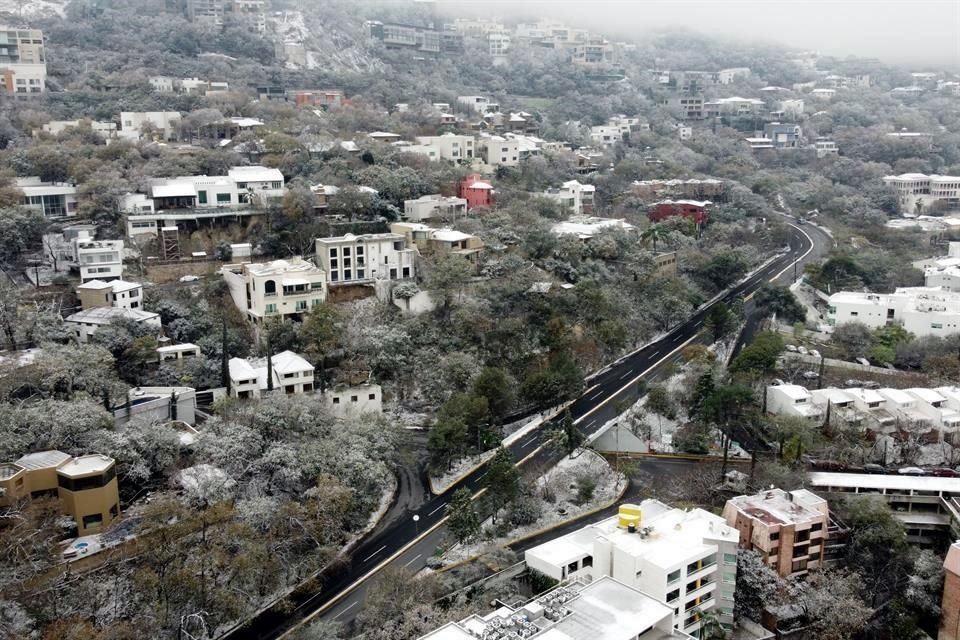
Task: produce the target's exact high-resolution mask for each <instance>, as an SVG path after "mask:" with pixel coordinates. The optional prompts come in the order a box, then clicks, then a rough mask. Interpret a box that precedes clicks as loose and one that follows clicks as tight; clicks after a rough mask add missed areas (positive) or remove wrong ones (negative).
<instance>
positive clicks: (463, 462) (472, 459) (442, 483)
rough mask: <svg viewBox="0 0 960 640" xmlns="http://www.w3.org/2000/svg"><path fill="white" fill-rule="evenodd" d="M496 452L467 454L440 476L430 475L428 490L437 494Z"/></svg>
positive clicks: (492, 450) (494, 450) (493, 450)
mask: <svg viewBox="0 0 960 640" xmlns="http://www.w3.org/2000/svg"><path fill="white" fill-rule="evenodd" d="M496 452H497V450H496V449H491V450H490V451H484V452H483V453H481V454H479V455H474V456H467V457H465V458H461V459H460V460H458V461H457V462H455V463H454V464H453V466H452V467H450V469H449V470H447V472H446V473H444V474H443V475H442V476H440V477H438V478H434V477H433V476H430V490H431V491H433V493H434V495H439V494H441V493H443V492H444V491H446V490H447V489H449V488H450V487H452V486H453V485H455V484H456V483H457V482H458V481H459V480H460V479H461V478H463V477H464V476H467V475H470V474H471V473H472V472H473V470H474V469H476V468H477V467H479V466H480V465H482V464H483V463H485V462H486V461H487V460H489V459H490V458H492V457H493V454H495V453H496Z"/></svg>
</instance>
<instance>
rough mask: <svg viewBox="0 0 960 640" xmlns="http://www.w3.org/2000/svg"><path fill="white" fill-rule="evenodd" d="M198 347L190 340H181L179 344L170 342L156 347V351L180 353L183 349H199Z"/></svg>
mask: <svg viewBox="0 0 960 640" xmlns="http://www.w3.org/2000/svg"><path fill="white" fill-rule="evenodd" d="M199 350H200V347H198V346H197V345H195V344H193V343H192V342H182V343H180V344H171V345H168V346H166V347H157V353H182V352H185V351H199Z"/></svg>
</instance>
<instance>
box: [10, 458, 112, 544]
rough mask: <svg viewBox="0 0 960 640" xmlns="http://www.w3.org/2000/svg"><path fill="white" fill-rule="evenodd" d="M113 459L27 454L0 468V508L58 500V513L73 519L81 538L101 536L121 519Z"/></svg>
mask: <svg viewBox="0 0 960 640" xmlns="http://www.w3.org/2000/svg"><path fill="white" fill-rule="evenodd" d="M116 476H117V474H116V469H115V464H114V460H113V458H108V457H107V456H103V455H99V454H92V455H84V456H77V457H76V458H74V457H72V456H69V455H67V454H65V453H63V452H60V451H37V452H35V453H28V454H27V455H25V456H23V457H21V458H20V459H19V460H17V461H16V462H13V463H9V462H8V463H3V464H0V489H3V490H0V506H10V505H11V504H13V503H14V502H15V501H17V500H21V499H27V498H39V497H43V496H57V497H59V500H60V509H61V511H62V512H63V513H64V514H65V515H67V516H69V517H70V518H72V519H73V522H74V525H75V528H76V533H77V535H80V536H86V535H91V534H95V533H101V532H103V531H104V530H106V527H107V526H109V525H110V523H112V522H113V521H114V520H116V519H117V518H118V517H119V516H120V495H119V492H118V491H117V477H116Z"/></svg>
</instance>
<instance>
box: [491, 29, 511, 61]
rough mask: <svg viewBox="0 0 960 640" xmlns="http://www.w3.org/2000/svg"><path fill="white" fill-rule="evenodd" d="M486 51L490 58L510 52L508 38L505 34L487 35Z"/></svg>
mask: <svg viewBox="0 0 960 640" xmlns="http://www.w3.org/2000/svg"><path fill="white" fill-rule="evenodd" d="M487 49H488V51H489V53H490V55H491V56H502V55H505V54H506V53H507V51H509V50H510V36H509V35H507V34H506V33H490V34H488V35H487Z"/></svg>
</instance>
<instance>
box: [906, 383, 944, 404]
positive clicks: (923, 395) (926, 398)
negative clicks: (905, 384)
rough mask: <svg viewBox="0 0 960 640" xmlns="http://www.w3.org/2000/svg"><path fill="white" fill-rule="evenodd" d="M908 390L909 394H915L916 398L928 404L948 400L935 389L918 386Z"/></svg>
mask: <svg viewBox="0 0 960 640" xmlns="http://www.w3.org/2000/svg"><path fill="white" fill-rule="evenodd" d="M906 391H907V393H908V394H910V395H912V396H915V397H916V398H918V399H920V400H922V401H923V402H926V403H927V404H935V403H940V402H944V401H945V400H946V398H944V397H943V396H942V395H940V394H939V393H937V392H936V391H935V390H933V389H923V388H920V387H917V388H913V389H907V390H906Z"/></svg>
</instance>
